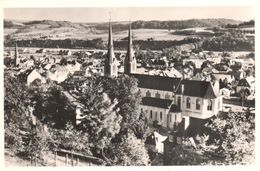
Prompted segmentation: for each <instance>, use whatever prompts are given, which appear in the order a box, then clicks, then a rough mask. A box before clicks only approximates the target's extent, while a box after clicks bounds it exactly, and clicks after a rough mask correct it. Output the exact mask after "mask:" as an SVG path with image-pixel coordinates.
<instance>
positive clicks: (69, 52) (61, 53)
mask: <svg viewBox="0 0 260 171" xmlns="http://www.w3.org/2000/svg"><path fill="white" fill-rule="evenodd" d="M71 54H72V53H71V51H70V50H60V51H59V55H66V56H70V55H71Z"/></svg>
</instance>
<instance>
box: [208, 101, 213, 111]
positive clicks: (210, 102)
mask: <svg viewBox="0 0 260 171" xmlns="http://www.w3.org/2000/svg"><path fill="white" fill-rule="evenodd" d="M207 109H208V110H212V100H208V106H207Z"/></svg>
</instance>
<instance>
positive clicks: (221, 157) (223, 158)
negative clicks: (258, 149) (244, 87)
mask: <svg viewBox="0 0 260 171" xmlns="http://www.w3.org/2000/svg"><path fill="white" fill-rule="evenodd" d="M206 128H207V133H205V135H204V136H201V137H198V138H197V140H198V141H199V142H200V144H199V146H198V147H197V150H200V151H201V152H202V154H203V155H206V156H208V157H209V160H208V162H206V163H204V164H221V165H222V164H226V165H234V164H252V163H254V160H255V156H254V154H255V117H254V115H253V114H252V113H250V111H247V112H237V113H236V112H231V113H228V114H227V115H223V116H221V117H218V118H215V119H213V120H212V122H211V123H208V124H207V125H206Z"/></svg>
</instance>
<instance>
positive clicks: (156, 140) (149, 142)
mask: <svg viewBox="0 0 260 171" xmlns="http://www.w3.org/2000/svg"><path fill="white" fill-rule="evenodd" d="M166 138H167V136H163V135H161V134H159V133H158V132H156V131H154V132H153V133H151V134H150V135H149V136H148V137H147V138H146V140H145V147H146V148H147V149H148V151H149V150H151V151H153V152H156V153H163V148H164V147H163V142H164V141H165V140H166Z"/></svg>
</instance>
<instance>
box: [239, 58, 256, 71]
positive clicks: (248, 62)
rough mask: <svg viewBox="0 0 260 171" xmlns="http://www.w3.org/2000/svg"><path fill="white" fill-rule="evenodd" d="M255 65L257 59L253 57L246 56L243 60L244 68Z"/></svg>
mask: <svg viewBox="0 0 260 171" xmlns="http://www.w3.org/2000/svg"><path fill="white" fill-rule="evenodd" d="M254 65H255V61H254V59H252V58H245V59H244V61H243V62H242V67H243V68H244V69H249V68H253V67H254Z"/></svg>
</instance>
